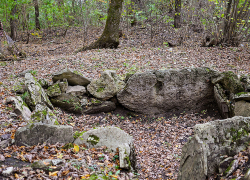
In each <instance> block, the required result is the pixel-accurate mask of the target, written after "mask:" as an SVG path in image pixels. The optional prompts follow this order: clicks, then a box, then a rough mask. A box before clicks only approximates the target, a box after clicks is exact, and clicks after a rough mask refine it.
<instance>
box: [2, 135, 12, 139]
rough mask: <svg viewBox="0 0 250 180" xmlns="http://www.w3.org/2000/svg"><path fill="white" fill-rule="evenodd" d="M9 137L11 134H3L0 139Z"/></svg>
mask: <svg viewBox="0 0 250 180" xmlns="http://www.w3.org/2000/svg"><path fill="white" fill-rule="evenodd" d="M10 137H11V134H3V135H2V136H1V139H3V140H6V139H9V138H10Z"/></svg>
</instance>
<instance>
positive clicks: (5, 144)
mask: <svg viewBox="0 0 250 180" xmlns="http://www.w3.org/2000/svg"><path fill="white" fill-rule="evenodd" d="M11 144H12V139H6V140H3V141H0V148H1V149H4V148H6V147H8V146H10V145H11Z"/></svg>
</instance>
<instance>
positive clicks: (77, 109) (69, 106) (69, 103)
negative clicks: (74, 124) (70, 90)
mask: <svg viewBox="0 0 250 180" xmlns="http://www.w3.org/2000/svg"><path fill="white" fill-rule="evenodd" d="M51 102H52V104H53V105H54V106H56V107H60V108H62V109H64V110H65V111H68V112H72V113H78V114H79V113H82V107H81V103H80V99H78V98H77V97H76V96H73V95H71V94H66V93H62V94H61V95H60V96H57V97H53V98H52V99H51Z"/></svg>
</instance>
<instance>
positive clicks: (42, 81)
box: [38, 79, 49, 89]
mask: <svg viewBox="0 0 250 180" xmlns="http://www.w3.org/2000/svg"><path fill="white" fill-rule="evenodd" d="M38 83H39V84H40V85H41V86H42V88H44V89H47V88H48V87H49V83H48V81H46V80H45V79H39V80H38Z"/></svg>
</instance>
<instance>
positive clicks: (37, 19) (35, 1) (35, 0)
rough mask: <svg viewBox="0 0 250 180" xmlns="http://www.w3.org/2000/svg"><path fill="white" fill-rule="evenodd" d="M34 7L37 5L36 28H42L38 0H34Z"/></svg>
mask: <svg viewBox="0 0 250 180" xmlns="http://www.w3.org/2000/svg"><path fill="white" fill-rule="evenodd" d="M33 2H34V7H35V22H36V30H40V29H41V27H40V22H39V6H38V0H33Z"/></svg>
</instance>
